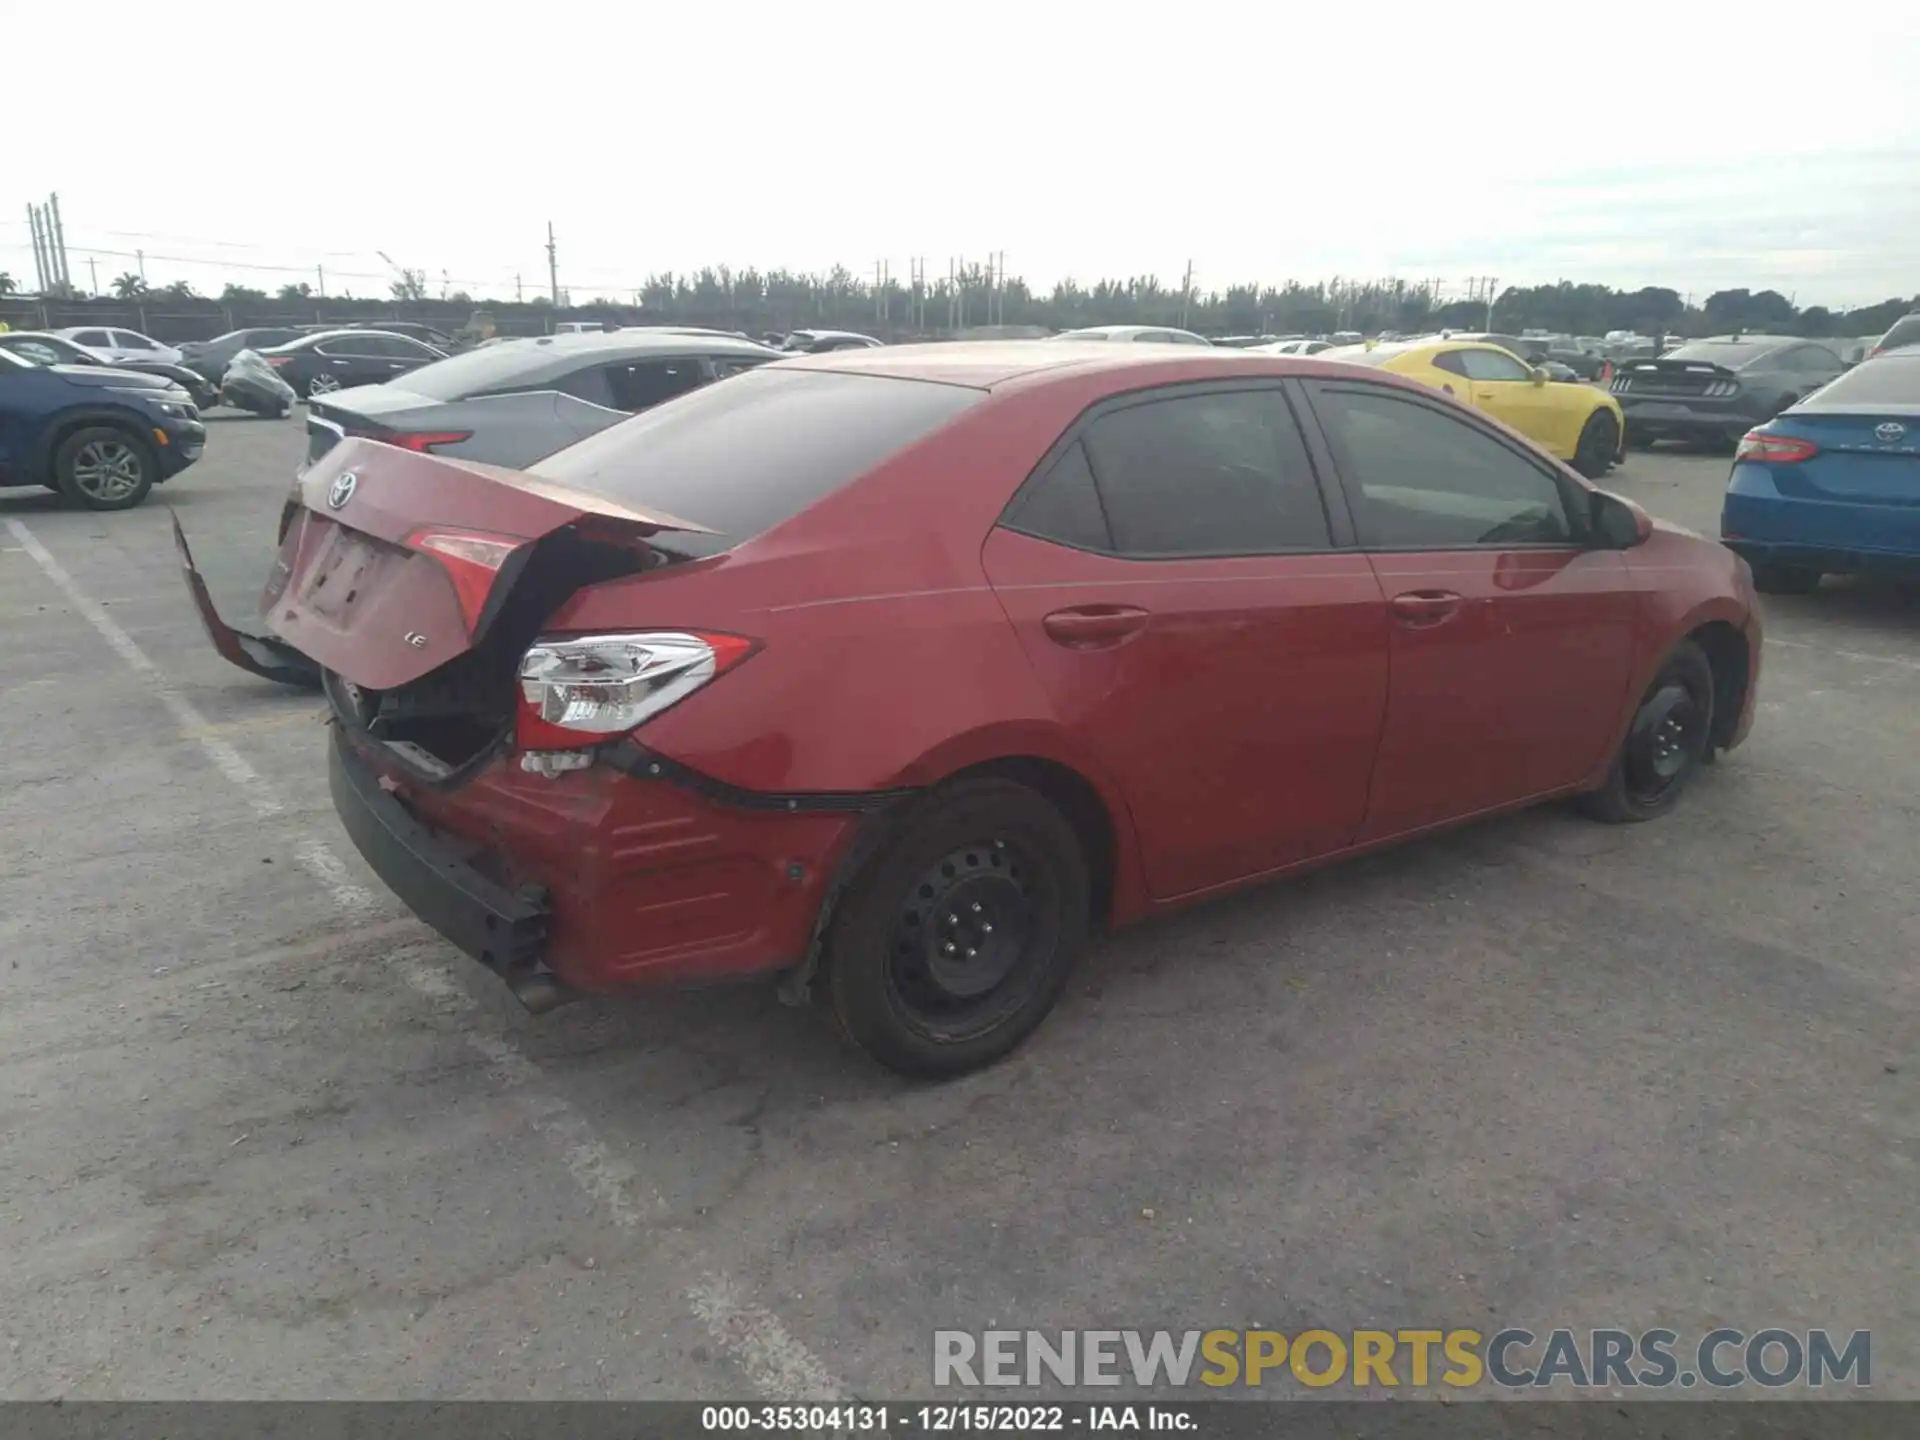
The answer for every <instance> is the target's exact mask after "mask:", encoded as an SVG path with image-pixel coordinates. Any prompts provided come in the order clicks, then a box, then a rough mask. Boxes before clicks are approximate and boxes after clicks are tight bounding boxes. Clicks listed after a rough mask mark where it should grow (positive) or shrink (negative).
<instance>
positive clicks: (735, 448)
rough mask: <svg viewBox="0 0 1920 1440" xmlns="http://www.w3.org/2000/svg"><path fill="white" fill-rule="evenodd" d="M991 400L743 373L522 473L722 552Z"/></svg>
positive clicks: (676, 541)
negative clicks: (654, 516)
mask: <svg viewBox="0 0 1920 1440" xmlns="http://www.w3.org/2000/svg"><path fill="white" fill-rule="evenodd" d="M985 398H986V392H985V391H983V390H973V389H968V388H966V387H964V386H960V385H938V384H934V383H932V382H930V381H925V380H897V379H891V378H887V377H882V376H876V375H847V374H842V373H840V372H837V371H824V370H781V369H777V368H774V369H764V370H750V371H748V372H747V373H746V374H744V375H736V376H734V377H732V378H731V379H728V380H722V381H720V382H719V383H718V384H715V385H709V386H707V387H706V388H704V389H701V390H695V391H693V392H691V393H690V394H686V395H682V396H679V397H678V398H676V399H673V400H669V401H667V403H666V404H664V405H660V406H657V407H655V408H654V409H652V410H647V411H644V412H642V413H641V414H639V415H636V416H634V417H633V418H632V419H631V420H623V421H621V422H620V423H619V424H617V425H612V426H609V427H608V428H607V429H605V430H602V431H600V432H599V433H598V434H597V435H592V436H589V437H588V438H587V439H585V440H582V441H581V442H580V443H579V444H577V445H572V446H569V447H568V448H567V449H565V450H561V451H559V452H558V453H556V454H553V455H549V456H548V457H547V458H546V459H545V460H542V461H541V462H540V463H539V464H537V465H535V466H533V467H531V469H530V471H529V473H530V474H534V475H538V476H541V477H543V478H545V479H548V480H555V481H559V482H560V483H562V484H566V485H573V486H577V487H578V488H580V489H582V490H588V491H591V492H593V493H594V494H597V495H605V496H608V497H610V498H611V499H614V500H618V501H620V502H622V503H623V504H627V505H635V506H640V507H643V508H648V509H654V510H661V511H665V512H666V513H667V514H669V515H677V516H679V517H680V518H681V519H683V520H692V521H694V522H695V523H697V524H700V525H705V526H707V527H708V528H709V529H711V530H715V531H718V532H719V533H718V534H717V535H689V534H679V535H672V536H663V537H661V538H660V539H657V540H655V541H653V542H652V543H653V544H654V545H656V546H658V547H659V548H660V549H663V550H670V551H672V552H673V553H676V554H683V555H709V554H717V553H718V552H719V551H721V550H725V549H727V548H729V547H731V546H733V545H736V544H738V543H739V542H741V541H742V540H748V539H751V538H752V537H754V536H755V535H758V534H760V533H761V532H762V531H765V530H769V529H771V528H772V527H773V526H775V525H778V524H780V523H781V522H782V521H784V520H790V519H792V518H793V517H794V516H795V515H798V514H799V513H800V512H801V511H802V510H805V509H806V508H807V507H808V506H809V505H812V504H813V503H814V502H815V501H817V500H820V499H823V498H825V497H826V496H827V495H829V494H831V493H832V492H833V491H835V490H838V489H839V488H840V487H841V486H842V485H845V484H847V483H848V482H849V481H852V480H855V479H857V478H859V477H860V476H861V475H863V474H865V473H866V472H867V471H869V470H871V469H872V468H873V467H874V466H875V465H878V464H879V463H880V462H881V461H882V460H884V459H886V458H887V457H888V456H889V455H891V454H893V453H894V452H895V451H897V450H903V449H905V448H906V447H907V446H909V445H911V444H913V443H914V442H915V441H917V440H920V439H922V438H924V437H925V436H927V435H930V434H932V433H933V432H934V431H935V430H937V429H938V428H939V427H940V426H942V425H944V424H946V423H947V422H948V421H949V420H952V419H953V418H954V417H955V416H957V415H959V414H960V413H961V412H962V411H964V410H966V409H968V408H969V407H971V406H973V405H976V404H978V403H979V402H980V401H981V400H984V399H985Z"/></svg>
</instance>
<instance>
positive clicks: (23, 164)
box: [0, 0, 1920, 306]
mask: <svg viewBox="0 0 1920 1440" xmlns="http://www.w3.org/2000/svg"><path fill="white" fill-rule="evenodd" d="M0 54H4V55H6V56H7V58H8V62H9V63H8V65H7V67H6V68H7V73H8V83H7V87H6V92H5V94H6V99H5V102H4V103H5V114H6V121H5V128H4V130H0V269H5V270H8V271H10V272H11V273H12V274H13V276H14V278H15V279H16V280H17V281H22V282H23V283H24V284H25V285H29V286H30V285H31V283H32V278H33V262H32V253H31V251H30V250H29V249H28V243H27V225H26V205H27V202H28V201H30V200H44V198H45V196H46V194H47V192H49V191H56V190H57V191H58V192H59V195H60V205H61V211H62V215H63V218H64V221H65V229H66V238H67V247H68V254H69V264H70V268H71V270H72V273H73V278H74V280H75V281H76V282H77V283H78V284H80V285H81V286H82V287H83V288H85V287H87V286H88V284H89V281H90V275H89V271H88V267H87V263H86V262H87V260H88V258H89V255H90V254H91V255H92V257H93V258H94V259H95V261H96V264H97V267H98V276H99V284H100V286H101V287H102V288H103V289H104V288H106V286H107V285H108V284H109V282H110V281H111V279H112V277H113V276H114V275H117V274H119V273H121V272H122V271H124V270H130V269H133V268H135V265H136V262H135V260H134V259H133V258H132V254H131V252H133V251H135V250H144V251H145V252H146V261H145V267H146V275H147V279H148V281H149V283H151V284H153V285H155V286H159V285H162V284H165V283H167V282H168V281H171V280H177V279H185V280H189V281H191V282H192V283H193V284H194V286H195V287H196V288H197V289H199V290H201V291H203V292H217V291H218V290H219V288H220V286H221V285H222V284H223V283H225V282H226V281H227V280H230V279H231V280H238V281H241V282H243V283H248V284H254V285H258V286H261V287H263V288H267V289H272V288H275V287H277V286H278V285H279V284H281V283H283V282H284V281H286V280H291V279H302V278H304V279H307V280H312V279H313V278H314V275H313V267H314V266H316V265H324V266H325V267H326V270H327V272H328V285H327V288H328V290H329V292H330V293H337V292H339V291H340V290H342V289H345V288H347V287H351V288H352V290H353V292H354V293H356V294H360V295H368V294H376V293H384V292H385V282H384V279H383V274H384V272H385V271H386V269H387V267H386V265H385V263H384V262H383V261H382V260H381V259H380V256H379V254H378V253H377V252H379V251H385V252H386V253H387V254H388V255H389V256H391V257H392V258H393V259H394V261H396V262H397V263H399V264H401V265H405V266H410V267H419V268H421V269H424V270H425V271H427V273H428V275H429V277H430V284H431V285H432V287H433V288H434V289H435V290H436V291H437V290H438V288H439V287H440V284H441V276H442V274H443V272H444V274H445V275H446V276H447V277H449V279H450V281H451V283H452V285H453V286H454V288H460V289H466V290H469V291H472V292H474V293H475V294H490V295H494V296H501V297H510V296H511V295H512V293H513V288H514V277H515V275H516V273H517V274H519V275H520V276H521V277H522V280H523V282H524V284H525V286H526V290H527V293H528V295H532V294H534V293H536V292H537V291H539V290H542V289H544V288H545V286H546V282H547V265H546V252H545V248H544V246H545V240H546V225H547V222H548V221H549V220H551V221H552V222H553V224H554V226H555V229H556V232H557V235H558V239H559V259H560V283H561V285H562V286H563V287H565V288H567V289H569V290H570V291H571V292H572V295H573V297H574V298H575V299H576V300H579V301H584V300H586V299H589V298H591V297H592V296H595V295H599V294H620V293H624V292H630V291H631V290H632V289H633V288H634V287H636V286H637V285H639V284H640V283H641V282H642V281H643V280H644V279H645V278H646V277H647V276H648V275H649V274H651V273H654V272H656V271H662V270H687V269H692V268H698V267H699V266H701V265H703V264H719V263H721V262H727V263H730V264H732V265H734V266H735V267H736V268H738V267H744V266H747V265H758V266H760V267H762V268H770V267H776V266H786V267H789V268H794V269H825V268H827V267H829V266H831V265H832V264H834V263H835V262H839V263H841V264H844V265H846V266H847V267H848V268H849V269H852V270H854V271H856V272H859V273H863V274H866V275H871V274H872V272H873V267H874V264H875V262H876V261H877V260H883V259H884V260H885V261H887V262H888V263H889V265H890V267H891V270H892V273H893V275H894V276H895V277H897V278H900V279H902V280H904V279H905V278H906V275H907V272H908V267H909V263H910V261H911V259H912V258H913V257H916V256H920V257H924V258H925V260H926V263H927V268H928V270H929V272H931V273H935V274H939V275H944V274H945V273H946V269H947V263H948V260H949V258H951V257H954V256H964V257H969V258H976V259H984V257H985V256H986V255H987V254H988V253H989V252H990V251H1004V252H1005V255H1006V264H1007V268H1008V270H1009V271H1010V272H1011V273H1013V274H1016V275H1023V276H1025V277H1026V278H1027V279H1028V281H1029V282H1030V283H1033V284H1035V285H1037V286H1041V287H1045V286H1047V285H1050V284H1051V283H1052V282H1054V281H1055V280H1057V279H1059V278H1061V277H1063V276H1071V277H1074V278H1076V279H1080V280H1082V281H1091V280H1093V279H1097V278H1099V277H1102V276H1116V277H1119V276H1127V275H1137V274H1148V273H1157V274H1158V275H1160V276H1161V277H1162V279H1163V280H1165V281H1167V282H1168V283H1170V284H1173V285H1177V284H1178V283H1179V277H1180V274H1181V272H1182V270H1183V269H1184V267H1185V266H1186V264H1187V263H1188V262H1189V261H1191V262H1192V263H1193V265H1194V269H1195V275H1196V281H1197V283H1198V284H1199V285H1201V286H1202V287H1203V288H1214V287H1218V286H1224V285H1226V284H1229V283H1233V282H1242V281H1264V282H1275V281H1281V280H1285V279H1288V278H1297V279H1302V280H1315V279H1322V278H1326V277H1329V276H1332V275H1336V274H1340V275H1348V276H1364V277H1369V278H1371V277H1377V276H1384V275H1397V276H1400V277H1402V278H1405V279H1409V280H1419V279H1428V278H1438V279H1440V280H1442V281H1444V282H1445V284H1446V285H1447V287H1448V292H1449V293H1453V294H1457V293H1460V292H1462V291H1463V290H1464V288H1465V285H1466V283H1467V280H1468V279H1469V277H1472V276H1476V275H1493V276H1497V277H1498V278H1499V279H1500V281H1501V282H1502V284H1503V285H1506V284H1514V283H1522V284H1524V283H1535V282H1541V281H1552V280H1556V279H1561V278H1565V279H1569V280H1594V281H1601V282H1605V283H1608V284H1613V285H1619V286H1628V287H1634V286H1639V285H1649V284H1651V285H1670V286H1672V287H1674V288H1675V289H1678V290H1680V291H1683V292H1688V291H1691V292H1693V294H1694V296H1695V298H1696V300H1699V299H1702V298H1704V296H1705V295H1706V293H1707V292H1709V291H1711V290H1715V289H1720V288H1724V287H1728V286H1740V285H1744V286H1748V287H1751V288H1753V289H1761V288H1765V287H1773V288H1776V289H1778V290H1781V291H1782V292H1784V293H1789V294H1797V297H1798V299H1799V302H1800V303H1801V304H1803V305H1805V304H1811V303H1823V304H1829V305H1835V306H1839V305H1846V304H1863V303H1871V302H1873V301H1876V300H1880V299H1883V298H1885V297H1887V296H1890V295H1896V294H1897V295H1903V296H1904V295H1913V294H1915V293H1920V79H1917V78H1916V77H1920V7H1913V6H1908V5H1895V4H1891V3H1886V0H1881V3H1871V0H1868V3H1858V0H1823V3H1820V4H1810V3H1803V4H1799V5H1795V6H1793V7H1792V8H1791V9H1786V8H1781V9H1778V10H1774V9H1770V8H1769V7H1765V6H1742V7H1734V8H1728V7H1726V6H1723V5H1713V6H1708V5H1705V4H1698V5H1696V4H1693V3H1689V0H1667V3H1664V4H1657V5H1655V4H1640V3H1618V0H1617V3H1612V4H1609V5H1606V6H1590V5H1573V4H1566V3H1561V0H1531V3H1527V4H1520V5H1512V4H1507V3H1495V0H1479V3H1474V4H1470V5H1464V6H1461V5H1436V4H1431V3H1426V4H1419V5H1407V6H1405V7H1400V6H1397V5H1387V4H1380V3H1376V4H1346V5H1322V4H1311V5H1309V4H1306V3H1302V0H1295V3H1288V4H1278V5H1257V4H1255V3H1252V0H1245V3H1239V4H1231V5H1225V4H1222V5H1210V4H1206V3H1198V0H1194V3H1186V4H1181V5H1177V6H1168V5H1146V4H1141V3H1134V4H1125V3H1122V4H1112V5H1104V6H1095V5H1091V4H1084V3H1066V0H1028V3H1026V4H1021V5H1007V4H1000V3H982V0H961V3H958V4H939V5H933V4H926V3H915V0H895V3H893V4H886V5H882V4H874V5H856V4H835V3H831V0H807V3H804V4H802V3H784V4H771V3H769V4H760V3H751V0H750V3H744V4H736V5H732V6H727V7H702V6H693V5H671V6H669V5H666V4H664V3H662V4H659V5H654V6H639V5H631V4H621V5H616V4H602V5H589V4H578V3H568V0H544V3H540V4H519V5H516V4H513V3H510V0H505V3H503V0H493V3H490V4H473V3H468V4H463V5H458V6H455V5H446V4H438V3H428V0H389V3H386V4H379V5H374V4H365V3H361V0H327V3H325V4H323V5H319V6H312V5H284V6H269V5H266V4H247V5H243V6H240V7H238V8H237V9H235V8H234V7H221V6H218V5H215V6H204V5H202V6H196V7H192V9H191V11H190V12H188V11H176V10H173V9H168V8H166V7H161V8H160V9H158V10H156V9H155V8H154V7H153V6H152V4H151V3H145V0H143V3H140V4H134V5H122V4H118V3H113V0H90V3H89V4H87V5H86V6H85V7H84V11H76V10H75V9H73V8H72V7H68V6H60V5H19V6H14V7H11V8H10V10H9V13H8V14H7V16H6V18H5V19H4V20H3V21H0ZM52 57H65V60H64V61H63V62H62V63H54V60H53V58H52ZM114 251H120V252H127V253H125V254H112V253H105V252H114ZM188 262H200V263H188ZM275 266H278V267H285V268H284V269H280V270H276V269H271V268H266V267H275ZM246 267H255V268H246Z"/></svg>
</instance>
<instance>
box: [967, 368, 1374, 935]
mask: <svg viewBox="0 0 1920 1440" xmlns="http://www.w3.org/2000/svg"><path fill="white" fill-rule="evenodd" d="M982 559H983V561H984V563H985V567H986V572H987V576H988V579H989V580H990V581H991V583H992V585H993V587H994V590H995V592H996V593H997V594H998V596H999V598H1000V602H1001V604H1002V606H1003V607H1004V609H1005V610H1006V613H1007V615H1008V617H1009V618H1010V619H1011V620H1012V622H1013V624H1014V627H1015V629H1016V630H1017V632H1018V634H1019V636H1020V640H1021V644H1022V646H1023V647H1024V649H1025V651H1026V654H1027V657H1028V659H1029V661H1030V662H1031V663H1032V666H1033V670H1034V673H1035V675H1036V676H1037V678H1038V680H1039V682H1040V685H1041V688H1042V691H1043V693H1044V696H1045V698H1046V700H1047V702H1048V703H1049V704H1050V706H1051V709H1052V712H1053V715H1054V717H1055V719H1056V720H1057V721H1058V722H1059V724H1060V725H1061V726H1063V727H1064V728H1065V729H1066V731H1067V732H1068V733H1069V735H1070V736H1071V737H1072V739H1073V741H1074V742H1075V743H1076V744H1077V745H1078V746H1080V747H1081V748H1082V749H1083V750H1084V752H1085V753H1087V754H1088V755H1089V756H1090V757H1091V758H1092V760H1093V761H1094V762H1095V763H1097V764H1098V765H1099V766H1100V767H1101V768H1102V769H1103V770H1104V771H1105V772H1106V774H1107V775H1109V776H1110V777H1112V779H1113V781H1114V783H1116V784H1117V785H1118V786H1119V788H1120V789H1121V791H1122V793H1123V794H1124V796H1125V798H1126V803H1127V807H1128V810H1129V812H1130V813H1131V817H1132V820H1133V824H1134V829H1135V833H1136V835H1137V836H1138V840H1139V846H1140V852H1141V855H1142V859H1143V861H1144V865H1145V869H1146V875H1147V885H1148V889H1149V891H1150V893H1151V894H1152V895H1153V897H1154V898H1155V899H1160V900H1165V899H1171V898H1174V897H1177V896H1182V895H1188V894H1192V893H1194V892H1197V891H1202V890H1206V889H1208V888H1210V887H1213V886H1216V885H1221V884H1225V883H1228V882H1231V881H1233V880H1237V879H1240V878H1242V877H1245V876H1249V875H1254V874H1258V873H1261V872H1263V871H1267V870H1272V869H1275V868H1277V867H1279V866H1283V865H1286V864H1288V863H1290V862H1292V861H1295V860H1300V859H1303V858H1306V857H1308V856H1311V855H1317V854H1322V853H1325V852H1327V851H1331V850H1335V849H1338V848H1340V847H1341V846H1344V845H1347V844H1350V843H1351V842H1352V840H1353V836H1354V833H1355V832H1356V831H1357V830H1358V828H1359V826H1360V823H1361V820H1362V818H1363V816H1364V813H1365V808H1366V797H1367V784H1368V778H1369V774H1370V772H1371V769H1372V766H1373V755H1374V747H1375V745H1376V743H1377V741H1378V738H1379V733H1380V726H1381V722H1382V718H1383V715H1384V712H1385V706H1386V689H1387V623H1386V607H1385V602H1384V600H1383V598H1382V596H1381V593H1380V587H1379V582H1378V581H1377V580H1376V579H1375V578H1374V575H1373V573H1372V570H1371V569H1370V568H1369V566H1368V565H1367V563H1366V561H1365V560H1364V559H1363V558H1362V557H1361V556H1360V555H1358V554H1356V553H1355V552H1354V551H1353V550H1352V549H1351V548H1343V547H1342V546H1340V545H1337V544H1336V543H1335V540H1334V538H1333V533H1332V530H1331V527H1330V523H1329V517H1328V513H1327V509H1326V507H1325V504H1324V502H1323V499H1322V496H1321V493H1320V489H1319V485H1318V483H1317V482H1316V479H1315V476H1314V472H1313V469H1312V467H1311V465H1310V464H1309V462H1308V459H1307V454H1306V450H1305V447H1304V444H1303V442H1302V440H1301V436H1300V432H1299V429H1298V427H1297V424H1296V421H1295V418H1294V414H1293V411H1292V408H1291V406H1290V405H1289V403H1288V400H1287V397H1286V395H1285V394H1284V393H1283V391H1282V390H1281V389H1280V388H1279V387H1278V386H1277V385H1273V384H1262V385H1259V386H1257V387H1251V388H1249V387H1248V386H1247V385H1246V383H1245V382H1240V385H1239V388H1233V387H1231V386H1228V387H1222V386H1207V387H1193V386H1187V387H1175V388H1170V389H1166V390H1161V391H1155V392H1148V393H1147V394H1145V395H1138V396H1129V397H1127V398H1126V399H1125V400H1123V401H1117V402H1112V403H1111V404H1109V405H1108V406H1106V407H1103V408H1102V409H1100V410H1096V411H1095V412H1093V413H1092V415H1091V416H1090V417H1087V418H1084V419H1083V420H1082V421H1081V422H1080V424H1079V425H1078V426H1076V428H1075V430H1074V431H1073V432H1070V434H1069V436H1068V437H1067V439H1066V441H1065V442H1064V446H1063V447H1056V450H1055V454H1054V456H1053V458H1052V460H1051V462H1050V464H1049V465H1048V466H1046V467H1045V468H1043V469H1042V471H1040V472H1039V473H1038V474H1037V475H1036V478H1035V479H1034V480H1032V481H1029V482H1028V484H1027V485H1026V486H1025V487H1024V488H1023V489H1022V491H1021V493H1020V495H1019V496H1017V497H1016V499H1015V501H1014V503H1013V505H1012V506H1010V507H1009V510H1008V513H1007V516H1006V517H1005V519H1004V520H1003V522H1002V524H1001V526H1000V528H998V529H996V530H995V531H994V532H993V534H992V535H991V536H990V537H989V539H988V542H987V546H986V549H985V552H984V554H983V556H982Z"/></svg>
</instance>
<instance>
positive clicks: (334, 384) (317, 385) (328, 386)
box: [307, 370, 340, 397]
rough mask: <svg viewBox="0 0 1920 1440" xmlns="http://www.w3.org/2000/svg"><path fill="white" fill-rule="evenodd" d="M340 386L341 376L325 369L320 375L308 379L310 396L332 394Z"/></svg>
mask: <svg viewBox="0 0 1920 1440" xmlns="http://www.w3.org/2000/svg"><path fill="white" fill-rule="evenodd" d="M339 388H340V381H339V378H338V377H337V376H334V375H332V374H330V373H328V372H327V371H325V370H322V371H321V372H320V373H319V374H318V375H315V376H314V377H313V378H312V379H311V380H309V381H307V394H308V395H309V396H310V397H311V396H314V395H331V394H333V392H334V391H336V390H338V389H339Z"/></svg>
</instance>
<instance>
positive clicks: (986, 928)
mask: <svg viewBox="0 0 1920 1440" xmlns="http://www.w3.org/2000/svg"><path fill="white" fill-rule="evenodd" d="M980 933H981V934H982V935H991V934H993V926H992V925H991V924H990V923H988V922H987V921H985V920H982V921H981V922H980Z"/></svg>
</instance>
